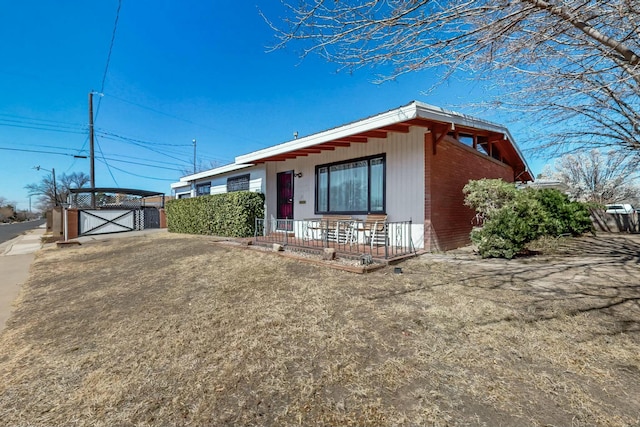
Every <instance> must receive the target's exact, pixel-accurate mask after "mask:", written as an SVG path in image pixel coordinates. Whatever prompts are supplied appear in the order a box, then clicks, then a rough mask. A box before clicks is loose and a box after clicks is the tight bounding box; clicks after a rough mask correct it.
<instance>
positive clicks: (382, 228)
mask: <svg viewBox="0 0 640 427" xmlns="http://www.w3.org/2000/svg"><path fill="white" fill-rule="evenodd" d="M411 226H412V223H411V221H393V222H390V221H385V222H383V223H378V224H375V225H372V224H367V223H365V222H364V221H362V220H358V219H345V218H343V217H336V219H331V218H327V217H323V218H309V219H300V220H298V219H296V220H294V219H264V218H256V222H255V236H254V237H255V240H256V243H258V244H273V243H278V244H280V245H283V246H289V247H296V248H310V249H317V250H320V249H323V248H335V249H336V251H338V252H342V253H348V254H353V255H368V256H372V257H375V258H384V259H389V258H395V257H398V256H403V255H409V254H412V253H415V247H414V245H413V241H412V239H411Z"/></svg>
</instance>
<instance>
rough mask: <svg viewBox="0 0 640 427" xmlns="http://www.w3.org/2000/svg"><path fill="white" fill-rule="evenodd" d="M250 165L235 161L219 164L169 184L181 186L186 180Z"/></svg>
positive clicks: (190, 180) (219, 173)
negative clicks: (216, 166)
mask: <svg viewBox="0 0 640 427" xmlns="http://www.w3.org/2000/svg"><path fill="white" fill-rule="evenodd" d="M251 166H254V165H253V164H246V163H238V162H236V163H231V164H228V165H224V166H220V167H218V168H214V169H209V170H206V171H203V172H198V173H195V174H192V175H187V176H183V177H182V178H180V183H177V182H176V183H174V184H171V188H175V187H174V185H176V187H181V186H184V185H185V184H184V183H187V182H192V181H197V180H199V179H204V178H210V177H212V176H216V175H221V174H223V173H227V172H234V171H237V170H240V169H245V168H248V167H251ZM177 184H182V185H177Z"/></svg>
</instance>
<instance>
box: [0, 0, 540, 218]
mask: <svg viewBox="0 0 640 427" xmlns="http://www.w3.org/2000/svg"><path fill="white" fill-rule="evenodd" d="M0 5H1V6H2V7H1V10H0V40H2V43H0V196H2V197H5V198H6V199H8V200H10V201H13V202H16V203H17V205H18V208H20V209H27V208H28V207H29V198H28V193H27V191H26V190H25V189H24V186H25V185H26V184H30V183H37V182H39V181H40V180H41V178H42V177H43V174H46V173H48V172H46V171H42V170H41V171H36V170H34V169H33V168H34V166H41V167H42V168H45V169H49V170H51V169H52V168H55V171H56V174H58V175H59V174H62V173H71V172H81V171H82V172H85V173H87V174H88V173H89V161H88V160H86V159H74V157H73V155H74V154H81V155H87V154H88V142H87V140H88V136H87V135H88V131H87V128H88V126H87V124H88V94H89V92H91V91H100V90H102V91H103V93H104V96H98V95H96V96H95V97H94V113H95V116H96V119H95V128H96V133H97V138H96V139H97V144H96V169H95V170H96V185H97V186H99V187H125V188H137V189H144V190H155V191H163V192H165V193H167V194H170V187H169V185H170V183H171V182H175V181H177V180H178V179H179V177H180V176H182V175H184V173H183V171H186V170H189V169H190V168H192V167H193V166H192V163H193V145H192V140H193V139H194V138H195V139H196V140H197V158H198V163H203V164H205V165H209V164H210V162H215V163H216V164H226V163H229V162H232V161H233V159H234V157H235V156H237V155H240V154H245V153H248V152H251V151H254V150H257V149H260V148H264V147H266V146H270V145H275V144H278V143H281V142H285V141H288V140H290V139H292V135H293V133H294V132H296V131H297V132H298V133H299V135H300V136H304V135H308V134H311V133H314V132H318V131H322V130H324V129H328V128H331V127H334V126H338V125H341V124H344V123H347V122H350V121H353V120H357V119H360V118H364V117H367V116H370V115H372V114H376V113H378V112H382V111H386V110H389V109H391V108H396V107H398V106H400V105H404V104H407V103H408V102H410V101H412V100H419V101H423V102H427V103H430V104H434V105H439V106H443V107H446V108H452V109H455V110H458V111H462V112H465V109H464V108H461V107H459V106H461V105H464V104H465V102H468V101H473V100H478V99H482V98H483V97H484V96H485V94H484V93H483V92H482V89H481V87H480V85H475V84H473V83H467V82H465V81H462V80H458V81H453V82H449V83H446V84H444V85H442V86H440V87H439V88H438V89H437V90H436V91H434V92H430V93H429V95H425V94H424V91H425V90H427V89H429V88H430V87H431V85H432V84H433V83H434V82H435V81H436V77H437V76H434V75H433V74H432V73H429V72H421V73H415V74H411V75H406V76H403V77H401V78H400V79H398V80H397V81H392V82H388V83H385V84H382V85H376V84H374V83H372V81H373V80H374V79H375V76H376V73H377V71H376V70H373V69H360V70H357V71H356V72H354V73H348V72H337V67H336V65H335V64H330V63H327V62H325V61H324V60H322V59H321V58H318V57H315V56H312V57H308V58H306V59H304V60H300V58H299V56H298V52H297V49H299V48H300V46H295V45H293V46H290V47H288V48H287V49H284V50H279V51H276V52H271V53H269V52H268V47H269V46H270V45H273V43H274V42H275V38H274V34H273V31H272V30H271V29H270V28H269V27H268V25H267V24H266V23H265V22H264V20H263V19H262V17H261V16H260V15H259V13H258V11H259V10H262V11H263V12H264V13H265V14H266V15H267V16H269V17H270V18H273V19H274V20H277V19H278V18H279V17H281V16H282V15H283V13H284V10H283V8H282V5H281V4H280V2H274V1H272V0H238V1H236V2H222V1H196V0H187V1H183V2H175V1H168V0H155V1H149V0H136V1H127V0H123V1H122V7H121V10H120V14H119V19H118V25H117V30H116V33H115V42H114V44H113V49H112V51H111V56H110V61H109V67H108V69H107V73H106V77H105V68H106V64H107V58H108V56H109V46H110V42H111V38H112V34H113V29H114V21H115V18H116V10H117V8H118V1H117V0H100V1H91V2H88V1H80V0H68V1H64V2H52V1H44V0H33V1H31V0H21V1H8V0H4V1H2V2H1V3H0ZM103 77H104V87H102V82H103ZM456 106H458V107H456ZM475 115H478V114H477V113H476V114H475ZM481 117H482V118H485V119H488V120H492V121H496V122H502V123H505V122H506V119H505V118H502V117H499V116H497V117H494V116H493V115H491V114H490V112H487V113H486V114H483V115H481ZM508 125H509V127H510V129H511V132H512V134H513V135H514V137H515V138H516V140H517V141H522V140H523V139H524V137H523V132H525V131H526V126H524V125H519V126H515V127H514V126H513V125H511V124H508ZM520 146H521V148H525V147H523V146H522V143H520ZM15 149H18V150H31V151H29V152H25V151H12V150H15ZM44 151H46V152H47V153H45V152H44ZM52 153H63V154H64V155H58V154H52ZM527 157H528V161H529V164H530V166H531V167H532V169H533V172H534V173H536V174H537V173H539V172H540V170H541V164H542V162H541V160H539V159H535V158H532V157H531V156H527ZM34 200H35V199H34Z"/></svg>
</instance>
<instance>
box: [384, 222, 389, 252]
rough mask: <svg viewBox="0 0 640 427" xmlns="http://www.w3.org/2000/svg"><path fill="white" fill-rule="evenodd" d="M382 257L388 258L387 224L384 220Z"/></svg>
mask: <svg viewBox="0 0 640 427" xmlns="http://www.w3.org/2000/svg"><path fill="white" fill-rule="evenodd" d="M384 258H385V259H389V225H388V223H387V221H385V222H384Z"/></svg>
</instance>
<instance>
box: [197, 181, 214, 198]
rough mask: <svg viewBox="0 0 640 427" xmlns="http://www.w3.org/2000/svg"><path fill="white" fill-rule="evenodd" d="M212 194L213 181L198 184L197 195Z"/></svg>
mask: <svg viewBox="0 0 640 427" xmlns="http://www.w3.org/2000/svg"><path fill="white" fill-rule="evenodd" d="M210 194H211V182H203V183H200V184H196V196H208V195H210Z"/></svg>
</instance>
